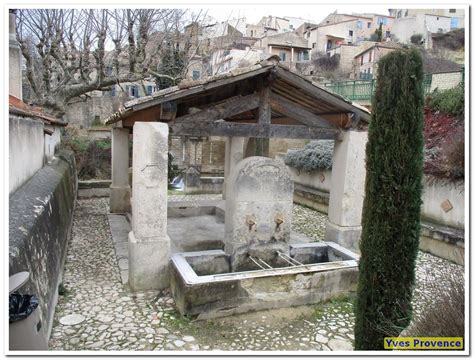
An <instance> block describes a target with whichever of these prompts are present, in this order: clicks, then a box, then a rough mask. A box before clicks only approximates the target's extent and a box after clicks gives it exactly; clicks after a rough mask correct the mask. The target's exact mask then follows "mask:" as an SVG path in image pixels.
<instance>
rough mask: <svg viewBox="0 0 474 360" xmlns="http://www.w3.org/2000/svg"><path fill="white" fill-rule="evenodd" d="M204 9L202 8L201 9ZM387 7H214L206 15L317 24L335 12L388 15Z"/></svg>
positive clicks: (222, 17)
mask: <svg viewBox="0 0 474 360" xmlns="http://www.w3.org/2000/svg"><path fill="white" fill-rule="evenodd" d="M203 8H204V7H203ZM388 8H389V7H388V6H387V5H326V4H325V5H321V4H315V5H288V4H274V5H255V6H251V7H249V6H245V5H241V6H236V5H234V6H232V7H230V6H229V5H226V6H216V5H214V6H213V7H212V8H209V9H208V12H207V14H208V15H210V16H212V17H214V18H216V19H217V20H219V21H225V20H227V19H232V18H239V17H245V18H247V23H250V24H256V23H257V22H258V21H259V20H260V19H261V18H262V17H263V16H267V15H274V16H280V17H285V16H292V17H301V18H303V19H308V20H312V21H314V22H316V23H319V22H320V21H321V20H322V19H323V18H324V17H325V16H326V15H328V14H330V13H332V12H333V11H334V10H337V12H338V13H352V12H357V13H364V12H367V13H377V14H381V15H388Z"/></svg>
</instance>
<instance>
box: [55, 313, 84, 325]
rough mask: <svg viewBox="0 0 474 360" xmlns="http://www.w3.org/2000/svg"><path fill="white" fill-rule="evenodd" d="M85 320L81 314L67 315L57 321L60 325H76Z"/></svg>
mask: <svg viewBox="0 0 474 360" xmlns="http://www.w3.org/2000/svg"><path fill="white" fill-rule="evenodd" d="M85 319H86V318H85V317H84V316H82V315H81V314H69V315H66V316H63V317H62V318H60V319H59V322H60V323H61V324H62V325H66V326H69V325H77V324H80V323H81V322H83V321H84V320H85Z"/></svg>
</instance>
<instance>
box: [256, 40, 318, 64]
mask: <svg viewBox="0 0 474 360" xmlns="http://www.w3.org/2000/svg"><path fill="white" fill-rule="evenodd" d="M255 46H256V47H258V48H260V49H262V50H263V51H264V52H265V53H267V54H271V55H278V57H279V58H280V63H282V64H283V65H285V66H288V67H289V68H294V67H295V66H296V63H298V62H308V61H309V60H310V50H311V49H310V48H309V47H308V42H307V41H306V40H305V39H304V38H303V37H301V36H298V35H297V34H296V33H294V32H287V33H283V34H277V35H271V36H266V37H264V38H262V39H260V40H259V41H257V42H256V43H255Z"/></svg>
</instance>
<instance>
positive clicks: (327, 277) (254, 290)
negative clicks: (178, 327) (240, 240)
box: [170, 242, 359, 319]
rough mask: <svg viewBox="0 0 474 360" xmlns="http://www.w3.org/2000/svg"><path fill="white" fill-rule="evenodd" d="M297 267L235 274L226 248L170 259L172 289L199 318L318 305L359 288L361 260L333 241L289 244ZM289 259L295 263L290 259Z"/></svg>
mask: <svg viewBox="0 0 474 360" xmlns="http://www.w3.org/2000/svg"><path fill="white" fill-rule="evenodd" d="M289 256H290V257H291V259H293V260H294V263H295V264H298V263H300V264H301V265H290V264H287V266H281V262H279V263H278V264H280V265H279V266H278V267H274V268H268V269H259V268H258V266H257V265H255V269H254V270H249V271H241V272H231V270H230V269H231V259H230V255H229V254H226V253H225V252H224V251H222V250H207V251H195V252H184V253H177V254H174V255H173V256H172V257H171V263H170V273H171V274H170V275H171V277H170V283H171V291H172V294H173V297H174V299H175V302H176V306H177V308H178V311H179V312H180V313H181V314H182V315H189V316H197V317H198V318H199V319H210V318H216V317H223V316H230V315H234V314H240V313H245V312H250V311H259V310H267V309H274V308H281V307H291V306H299V305H309V304H316V303H319V302H323V301H327V300H330V299H332V298H337V297H341V296H345V295H349V294H350V293H351V292H353V291H355V290H356V286H357V275H358V258H359V256H358V255H357V254H355V253H353V252H351V251H349V250H347V249H345V248H343V247H342V246H340V245H338V244H336V243H333V242H314V243H303V244H290V245H289ZM290 261H291V260H290Z"/></svg>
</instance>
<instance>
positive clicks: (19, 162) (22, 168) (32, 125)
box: [8, 115, 45, 194]
mask: <svg viewBox="0 0 474 360" xmlns="http://www.w3.org/2000/svg"><path fill="white" fill-rule="evenodd" d="M44 140H45V135H44V125H43V122H42V121H38V120H33V119H30V118H23V117H18V116H14V115H10V116H9V151H8V152H9V155H8V165H9V193H10V194H11V193H13V192H14V191H15V190H17V189H18V188H19V187H20V186H21V185H22V184H24V183H25V182H26V181H27V180H28V179H29V178H30V177H31V176H32V175H33V174H34V173H35V172H37V171H38V170H39V169H41V168H42V166H43V162H44V150H43V149H45V142H44Z"/></svg>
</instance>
